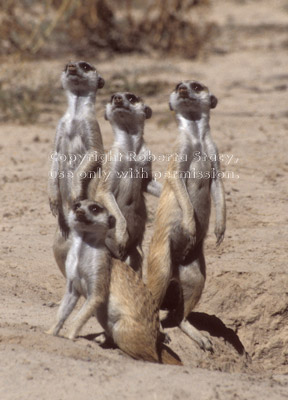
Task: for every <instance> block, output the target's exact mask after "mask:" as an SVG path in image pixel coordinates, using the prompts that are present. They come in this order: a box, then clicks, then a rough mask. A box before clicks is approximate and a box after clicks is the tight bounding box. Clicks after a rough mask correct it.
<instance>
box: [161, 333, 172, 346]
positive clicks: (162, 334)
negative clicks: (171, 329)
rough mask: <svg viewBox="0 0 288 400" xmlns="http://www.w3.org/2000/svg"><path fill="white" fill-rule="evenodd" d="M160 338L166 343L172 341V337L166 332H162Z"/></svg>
mask: <svg viewBox="0 0 288 400" xmlns="http://www.w3.org/2000/svg"><path fill="white" fill-rule="evenodd" d="M160 340H161V342H162V343H164V344H169V343H170V342H171V341H172V340H171V337H170V336H169V335H168V333H166V332H160Z"/></svg>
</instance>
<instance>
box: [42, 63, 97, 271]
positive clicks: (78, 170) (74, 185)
mask: <svg viewBox="0 0 288 400" xmlns="http://www.w3.org/2000/svg"><path fill="white" fill-rule="evenodd" d="M62 85H63V88H64V89H65V91H66V95H67V98H68V102H69V107H68V109H67V111H66V113H65V114H64V116H63V117H62V118H61V120H60V121H59V124H58V127H57V132H56V137H55V143H54V152H53V155H51V158H52V163H51V172H50V177H49V182H48V195H49V203H50V208H51V211H52V213H53V215H55V216H58V228H57V230H56V233H55V236H54V244H53V252H54V256H55V259H56V262H57V264H58V266H59V268H60V270H61V272H62V273H64V271H65V259H66V255H67V251H68V248H69V241H68V243H66V239H67V237H68V235H69V228H68V225H67V222H66V220H67V215H68V212H69V210H70V209H71V207H72V205H73V203H74V201H75V200H76V199H85V198H91V196H92V195H93V194H91V193H90V192H91V188H92V187H93V191H94V192H95V188H96V186H97V183H98V179H97V176H99V172H100V170H101V155H102V154H103V153H104V149H103V143H102V136H101V131H100V127H99V125H98V122H97V118H96V114H95V100H96V92H97V90H98V88H102V87H103V86H104V80H103V79H102V78H101V76H100V75H99V74H98V73H97V71H96V70H95V68H94V67H93V66H91V65H90V64H88V63H86V62H83V61H78V62H75V63H72V62H70V63H69V64H67V65H66V68H65V70H64V71H63V73H62ZM69 160H71V162H69ZM92 178H95V179H93V182H94V184H93V185H89V183H91V179H92ZM62 235H63V238H61V236H62Z"/></svg>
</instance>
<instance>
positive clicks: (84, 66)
mask: <svg viewBox="0 0 288 400" xmlns="http://www.w3.org/2000/svg"><path fill="white" fill-rule="evenodd" d="M79 67H80V68H81V69H83V71H85V72H89V71H94V70H95V68H93V67H91V65H90V64H87V63H86V62H80V63H79Z"/></svg>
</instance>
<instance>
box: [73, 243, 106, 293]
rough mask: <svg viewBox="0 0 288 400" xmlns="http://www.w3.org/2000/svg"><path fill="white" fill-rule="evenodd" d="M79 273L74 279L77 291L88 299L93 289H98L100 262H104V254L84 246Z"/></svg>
mask: <svg viewBox="0 0 288 400" xmlns="http://www.w3.org/2000/svg"><path fill="white" fill-rule="evenodd" d="M79 253H80V254H79V259H78V264H77V271H76V273H75V276H74V278H73V284H74V286H75V288H76V290H77V291H78V292H79V293H81V294H82V295H83V296H84V297H88V296H89V295H90V294H91V293H92V291H93V288H95V287H97V280H98V271H99V262H101V260H102V258H101V257H102V252H101V251H100V250H98V249H94V248H93V249H91V248H89V247H87V246H83V247H82V248H81V249H80V252H79Z"/></svg>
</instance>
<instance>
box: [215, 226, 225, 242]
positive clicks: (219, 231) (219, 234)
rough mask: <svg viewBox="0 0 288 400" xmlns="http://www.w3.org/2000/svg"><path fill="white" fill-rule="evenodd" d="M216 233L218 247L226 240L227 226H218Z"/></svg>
mask: <svg viewBox="0 0 288 400" xmlns="http://www.w3.org/2000/svg"><path fill="white" fill-rule="evenodd" d="M214 233H215V236H216V246H219V245H220V244H221V243H222V242H223V239H224V235H225V226H223V225H222V224H220V225H218V224H216V227H215V230H214Z"/></svg>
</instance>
